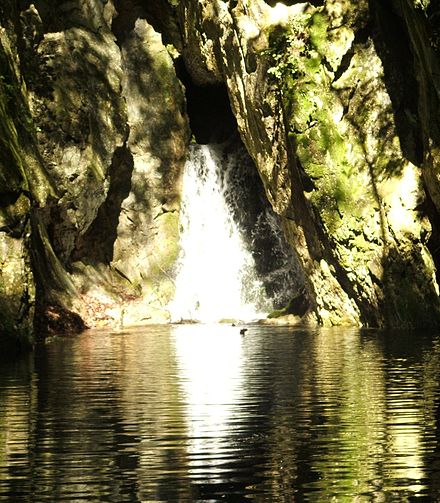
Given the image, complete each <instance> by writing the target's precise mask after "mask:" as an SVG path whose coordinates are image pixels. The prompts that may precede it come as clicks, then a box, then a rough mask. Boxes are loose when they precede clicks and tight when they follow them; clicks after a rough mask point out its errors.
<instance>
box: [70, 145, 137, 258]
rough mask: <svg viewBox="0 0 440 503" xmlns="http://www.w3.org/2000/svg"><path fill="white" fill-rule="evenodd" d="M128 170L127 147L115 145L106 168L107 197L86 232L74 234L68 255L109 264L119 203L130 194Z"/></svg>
mask: <svg viewBox="0 0 440 503" xmlns="http://www.w3.org/2000/svg"><path fill="white" fill-rule="evenodd" d="M132 172H133V157H132V155H131V153H130V151H129V150H128V149H127V148H126V147H125V146H123V147H119V148H117V149H116V151H115V153H114V155H113V160H112V164H111V166H110V170H109V180H110V186H109V190H108V193H107V198H106V200H105V201H104V203H103V204H102V205H101V206H100V208H99V210H98V214H97V216H96V218H95V220H94V221H93V222H92V224H91V225H90V227H89V229H88V230H87V232H86V233H85V234H84V235H82V236H80V237H79V238H78V240H77V242H76V247H75V250H74V252H73V255H72V259H73V260H74V261H75V260H81V261H83V262H85V263H87V262H89V263H104V264H109V263H110V262H111V261H112V260H113V245H114V243H115V241H116V238H117V228H118V222H119V215H120V213H121V205H122V202H123V201H124V199H125V198H126V197H128V195H129V194H130V189H131V175H132Z"/></svg>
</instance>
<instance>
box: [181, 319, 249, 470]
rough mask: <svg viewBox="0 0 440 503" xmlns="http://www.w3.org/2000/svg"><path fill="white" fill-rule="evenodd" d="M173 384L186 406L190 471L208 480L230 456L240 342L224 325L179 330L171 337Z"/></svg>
mask: <svg viewBox="0 0 440 503" xmlns="http://www.w3.org/2000/svg"><path fill="white" fill-rule="evenodd" d="M174 341H175V348H176V358H177V367H178V371H179V382H180V387H181V390H182V392H183V397H182V399H183V400H184V402H185V403H186V421H187V427H188V432H189V438H190V443H189V445H188V457H189V464H190V467H191V471H192V472H193V473H197V468H202V467H203V471H204V473H205V474H206V473H207V470H206V467H207V466H210V470H211V473H212V474H216V473H218V472H219V471H221V469H220V466H221V465H222V464H223V463H224V460H225V459H226V458H227V457H228V453H229V452H230V450H231V444H230V443H231V440H232V439H231V438H230V437H231V436H233V434H234V428H233V422H234V421H233V416H234V412H235V411H236V410H237V405H238V404H239V403H240V395H241V387H242V384H243V383H242V368H241V365H242V338H241V336H240V334H239V332H238V330H237V329H233V328H232V327H229V326H224V325H214V324H213V325H199V326H180V327H177V329H176V331H175V332H174Z"/></svg>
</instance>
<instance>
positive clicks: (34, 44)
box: [0, 0, 189, 342]
mask: <svg viewBox="0 0 440 503" xmlns="http://www.w3.org/2000/svg"><path fill="white" fill-rule="evenodd" d="M24 4H26V5H24ZM124 4H129V2H118V5H117V7H118V8H119V9H120V11H121V16H122V15H123V13H124V12H127V11H129V10H130V9H129V7H130V6H129V5H128V6H127V5H124ZM20 6H21V10H19V8H18V6H17V5H16V3H15V2H13V1H11V2H9V5H5V6H4V7H2V8H1V9H0V15H1V17H0V20H1V25H2V27H4V28H2V29H1V32H0V35H1V42H2V45H1V48H2V70H3V68H5V69H6V70H7V71H6V70H3V71H2V75H5V77H4V78H3V79H2V81H1V82H0V84H1V85H2V90H1V91H2V93H1V96H2V128H3V129H4V130H5V135H3V134H2V141H3V142H4V143H5V145H6V147H7V149H6V150H3V149H2V156H3V157H2V159H1V161H2V162H1V166H0V172H1V175H0V176H1V177H2V178H1V183H2V187H1V193H2V216H1V218H2V220H1V222H2V227H1V231H2V232H1V233H0V242H1V247H2V255H1V263H2V268H1V280H0V281H1V286H2V288H1V293H0V296H1V302H2V304H1V305H2V313H6V316H4V320H5V327H2V334H1V335H2V338H4V333H3V332H5V334H6V335H7V334H8V333H9V332H12V333H19V334H21V332H23V334H24V335H23V337H25V338H27V340H28V341H29V342H32V340H33V337H32V325H33V322H34V321H33V320H34V308H35V304H36V307H37V325H38V327H41V324H42V323H41V322H42V320H43V321H45V322H47V321H49V323H50V321H51V320H52V321H53V323H54V325H55V326H56V327H57V329H61V327H62V323H61V322H60V319H59V318H60V316H61V317H63V316H66V313H69V312H70V310H73V311H74V312H76V313H78V314H79V315H80V316H81V318H82V319H83V320H84V321H85V323H86V324H87V325H89V326H97V325H101V324H110V325H117V326H120V325H121V324H123V323H133V322H134V323H136V322H141V321H145V320H149V319H154V320H155V321H160V320H165V319H166V312H164V310H163V306H164V305H166V303H167V302H168V301H169V300H170V298H171V295H172V288H171V287H170V283H171V279H170V277H171V271H170V268H171V267H172V265H173V261H174V260H175V258H176V256H177V243H178V225H177V223H178V214H177V210H178V202H179V184H180V173H181V170H182V167H183V163H184V161H185V153H186V145H187V143H188V139H189V130H188V126H187V118H186V115H185V114H184V93H183V88H182V86H181V84H180V82H179V81H178V79H177V78H176V74H175V70H174V65H173V61H172V58H171V56H170V55H169V53H168V52H167V50H166V48H165V46H164V45H163V43H162V40H161V36H160V34H158V33H157V32H155V31H154V29H153V28H152V27H151V26H150V25H149V24H148V23H147V21H146V20H145V19H142V17H143V14H144V13H143V11H142V10H141V11H140V12H139V19H136V20H135V21H134V22H128V23H126V26H124V30H123V33H122V34H121V33H120V30H119V31H118V29H117V28H118V26H117V25H116V27H115V29H114V27H113V22H114V20H115V19H119V21H121V16H119V13H118V11H117V10H116V8H115V5H114V4H113V2H110V1H109V2H107V1H105V2H104V1H101V0H96V1H94V0H90V1H89V0H83V1H80V0H78V1H75V2H55V1H54V2H51V1H41V2H35V3H34V4H31V3H27V2H24V3H23V2H22V3H21V4H20ZM124 15H125V14H124ZM122 21H125V20H124V19H122ZM122 35H123V36H122ZM8 93H13V96H9V95H8ZM17 97H18V98H19V101H18V103H19V105H17V106H16V107H15V108H12V106H13V105H12V104H11V103H13V101H14V100H17V99H18V98H17ZM19 107H20V108H19ZM31 253H32V261H31V260H30V254H31ZM31 262H32V264H31ZM3 265H4V266H3ZM35 289H36V291H37V298H36V300H35ZM75 324H76V325H78V326H81V324H80V323H71V320H70V318H69V319H67V320H66V325H68V326H69V327H71V326H72V325H75ZM17 330H18V332H17ZM20 337H21V336H20Z"/></svg>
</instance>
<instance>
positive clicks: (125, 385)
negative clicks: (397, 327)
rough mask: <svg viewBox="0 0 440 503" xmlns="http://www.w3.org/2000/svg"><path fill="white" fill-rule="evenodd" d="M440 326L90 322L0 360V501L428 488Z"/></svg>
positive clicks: (379, 494) (314, 497)
mask: <svg viewBox="0 0 440 503" xmlns="http://www.w3.org/2000/svg"><path fill="white" fill-rule="evenodd" d="M439 381H440V339H439V337H438V336H437V335H436V334H434V335H433V336H430V335H428V334H416V333H412V332H411V333H410V332H407V333H398V332H395V333H391V334H387V333H383V332H377V331H359V330H357V329H337V330H336V329H334V330H308V331H307V330H298V329H293V328H281V327H272V328H268V327H259V326H250V327H249V330H248V332H247V334H246V336H241V335H240V334H239V329H238V328H237V327H230V326H226V325H182V326H175V327H172V326H162V327H146V328H145V327H144V328H142V329H133V330H130V331H127V332H124V333H110V332H105V331H96V332H95V331H89V332H86V333H84V334H83V335H81V336H79V337H78V338H75V339H68V338H66V339H60V340H57V341H55V342H54V343H52V344H50V345H48V346H46V347H45V348H41V349H39V350H38V351H37V352H36V354H35V355H31V356H28V357H26V358H24V359H22V360H21V361H18V362H15V363H11V364H6V365H5V364H2V367H0V410H1V413H0V424H1V428H0V501H14V502H15V501H17V502H18V501H20V502H57V501H70V502H77V501H78V502H79V501H103V502H106V501H107V502H117V503H119V502H125V501H126V502H146V501H216V500H226V501H231V500H233V501H240V500H242V499H243V498H251V499H254V500H257V501H316V502H325V501H412V500H413V498H419V497H422V498H423V499H425V500H426V499H428V500H430V501H439V500H440V485H439V482H440V474H439V469H440V449H439V445H438V442H439V440H440V438H439V423H438V421H439V418H438V415H439V407H440V391H439Z"/></svg>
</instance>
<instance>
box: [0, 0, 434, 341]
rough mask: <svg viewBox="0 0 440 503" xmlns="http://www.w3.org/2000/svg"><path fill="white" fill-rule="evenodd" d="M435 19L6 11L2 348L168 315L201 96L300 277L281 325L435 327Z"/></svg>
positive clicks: (314, 10)
mask: <svg viewBox="0 0 440 503" xmlns="http://www.w3.org/2000/svg"><path fill="white" fill-rule="evenodd" d="M439 16H440V11H439V8H438V7H437V6H436V5H435V4H434V3H433V2H429V1H428V0H427V1H423V2H421V1H416V0H405V1H399V2H397V0H396V1H394V0H388V1H385V2H383V1H379V0H369V1H367V0H362V1H360V2H354V0H353V1H346V0H326V1H317V0H315V1H313V2H310V3H298V2H292V1H290V2H285V4H283V3H276V4H275V2H264V1H263V0H234V1H232V0H230V1H228V2H226V1H221V0H209V1H208V0H206V1H196V0H180V1H178V0H174V1H167V0H154V1H152V0H149V1H146V0H74V1H55V0H35V1H34V2H31V1H24V2H18V1H15V0H6V1H5V2H2V4H1V6H0V65H1V78H0V128H1V135H0V136H1V142H2V148H1V152H0V222H1V225H0V249H1V255H0V309H1V311H2V315H3V316H2V321H1V322H0V323H1V325H0V333H1V337H2V340H6V339H10V340H12V341H15V340H16V339H17V337H18V340H20V341H21V342H20V344H21V343H23V342H28V343H32V341H33V335H32V334H33V326H34V324H35V323H37V325H38V327H39V330H44V327H47V325H49V326H54V327H55V329H59V328H62V326H63V323H62V321H63V320H66V321H69V323H68V325H69V327H72V326H76V327H78V328H81V326H82V325H81V321H80V319H82V320H83V321H84V322H85V323H86V324H88V325H89V326H96V325H100V324H110V325H113V326H118V325H120V324H121V323H142V322H146V321H167V319H168V313H167V310H166V305H167V303H168V302H169V300H170V299H171V298H172V295H173V288H174V287H173V274H174V267H173V266H174V263H175V260H176V258H177V255H178V251H179V250H178V232H179V229H178V215H179V202H180V183H181V173H182V168H183V164H184V162H185V158H186V155H187V146H188V143H189V139H190V133H191V131H190V127H189V124H190V123H191V127H192V129H193V131H192V132H193V133H194V134H195V131H196V128H197V116H196V115H197V113H201V112H200V111H198V112H197V113H196V112H193V111H192V109H193V106H194V107H196V108H197V106H198V105H197V103H199V102H200V100H201V98H200V96H201V94H202V93H204V92H206V91H207V90H209V89H211V88H216V89H226V90H227V98H226V99H227V100H228V101H229V103H228V107H229V105H230V107H231V109H232V112H233V114H234V116H235V120H236V126H235V125H233V126H231V125H230V124H229V122H228V123H227V131H226V132H227V133H228V134H229V133H231V127H232V128H235V127H236V128H237V129H238V132H239V134H240V136H241V139H242V141H243V143H244V145H245V146H246V148H247V150H248V152H249V154H250V156H251V157H252V159H253V161H254V164H255V167H256V169H257V170H258V173H259V176H260V178H261V181H262V183H263V186H264V189H265V193H266V196H267V199H268V201H269V202H270V204H271V205H272V207H273V209H274V210H275V212H276V213H278V214H279V216H280V217H281V219H282V226H283V230H284V233H285V236H286V238H287V239H288V241H289V243H290V245H291V247H292V250H293V252H294V254H295V257H296V258H295V264H296V265H295V267H298V264H299V267H300V268H301V274H298V279H297V282H298V284H297V285H296V286H295V288H296V289H297V294H296V295H295V296H294V298H293V299H292V301H291V302H290V303H289V305H288V306H286V309H284V310H282V311H281V312H282V313H290V314H293V315H297V316H298V317H302V318H303V319H304V320H305V321H310V322H314V323H320V324H324V325H333V324H364V325H372V326H373V325H374V326H418V325H436V324H438V321H439V314H440V311H439V298H438V284H437V277H436V266H437V265H438V261H439V260H440V254H439V250H440V233H439V231H440V226H439V211H440V182H439V170H440V163H439V159H440V157H439V156H440V153H439V142H440V128H439V114H438V110H439V107H438V103H439V91H440V81H439V78H440V77H439V75H440V71H439V51H440V42H439V40H440V39H439V28H438V26H439ZM185 88H186V89H185ZM185 93H186V99H185ZM192 104H195V105H192ZM210 106H212V113H211V117H210V119H209V120H204V121H203V124H204V125H205V124H206V127H208V122H209V124H211V126H212V128H214V129H216V128H217V130H216V131H217V136H218V135H220V136H221V135H224V134H226V133H225V130H224V128H225V124H226V122H225V121H224V120H223V119H224V118H223V117H220V118H219V119H218V120H217V119H216V116H217V115H220V114H221V112H220V111H218V109H217V108H216V104H215V103H214V102H213V101H212V100H211V103H210ZM206 113H207V114H209V113H210V110H209V108H208V110H207V111H205V114H206ZM216 120H217V122H218V124H217V125H216V124H215V122H216ZM220 123H221V124H220ZM211 126H210V127H211ZM222 127H223V130H222V131H221V134H220V130H221V128H222ZM201 129H203V125H202V128H201ZM35 310H36V312H37V316H35ZM75 313H76V314H75ZM78 315H79V317H78Z"/></svg>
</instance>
